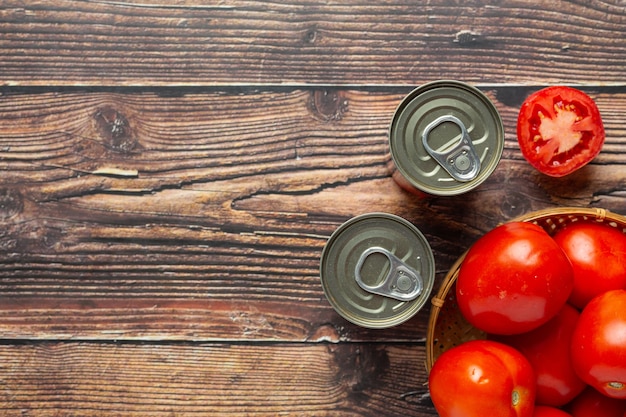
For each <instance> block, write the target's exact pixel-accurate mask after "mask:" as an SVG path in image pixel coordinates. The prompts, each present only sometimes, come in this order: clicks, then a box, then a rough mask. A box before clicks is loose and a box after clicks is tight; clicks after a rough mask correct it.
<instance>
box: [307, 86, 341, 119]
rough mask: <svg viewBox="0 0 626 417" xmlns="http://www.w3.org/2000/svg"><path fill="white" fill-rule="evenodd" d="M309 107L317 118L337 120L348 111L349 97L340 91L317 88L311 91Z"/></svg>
mask: <svg viewBox="0 0 626 417" xmlns="http://www.w3.org/2000/svg"><path fill="white" fill-rule="evenodd" d="M309 108H310V110H311V112H312V113H313V114H314V115H315V117H316V118H317V119H320V120H322V121H324V122H331V121H337V120H341V119H342V118H343V115H344V114H345V113H346V111H348V99H347V98H345V97H344V96H343V94H342V93H341V92H339V91H335V90H316V91H313V92H311V98H310V100H309Z"/></svg>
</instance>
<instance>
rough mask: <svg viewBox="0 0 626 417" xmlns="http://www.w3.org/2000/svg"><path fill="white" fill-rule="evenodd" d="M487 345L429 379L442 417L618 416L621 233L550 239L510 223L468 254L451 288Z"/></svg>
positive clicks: (624, 242)
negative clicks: (481, 332)
mask: <svg viewBox="0 0 626 417" xmlns="http://www.w3.org/2000/svg"><path fill="white" fill-rule="evenodd" d="M455 291H456V299H457V304H458V306H459V309H460V311H461V313H462V314H463V316H464V317H465V318H466V319H467V321H468V322H469V323H470V324H471V325H473V326H475V327H476V328H478V329H480V330H482V331H484V332H485V333H486V334H487V335H488V336H487V338H486V339H484V340H473V341H468V342H464V343H462V344H460V345H457V346H456V347H453V348H451V349H449V350H447V351H445V352H444V353H442V354H441V355H440V356H439V357H438V358H437V360H436V361H435V363H434V365H433V367H432V369H431V372H430V375H429V389H430V393H431V398H432V400H433V404H434V405H435V408H436V409H437V411H438V413H439V414H440V416H442V417H513V416H515V417H567V416H573V417H626V234H624V233H622V231H621V230H618V229H617V228H615V227H612V226H610V225H607V224H605V223H600V222H595V221H593V222H592V221H582V220H581V221H578V222H572V223H570V224H568V225H566V226H563V227H561V228H560V229H559V230H558V231H556V232H555V233H554V234H552V235H550V234H548V233H547V232H546V231H545V230H544V229H543V228H541V227H539V226H537V225H535V224H532V223H527V222H511V223H506V224H503V225H501V226H499V227H496V228H495V229H493V230H492V231H490V232H488V233H487V234H485V235H484V236H483V237H481V238H480V239H479V240H478V241H477V242H476V243H475V244H474V245H473V246H472V247H471V248H470V249H469V250H468V252H467V254H466V256H465V258H464V260H463V262H462V263H461V266H460V269H459V274H458V277H457V281H456V289H455Z"/></svg>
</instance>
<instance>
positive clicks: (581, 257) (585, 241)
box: [554, 223, 626, 309]
mask: <svg viewBox="0 0 626 417" xmlns="http://www.w3.org/2000/svg"><path fill="white" fill-rule="evenodd" d="M554 240H556V243H558V244H559V246H560V247H561V249H563V252H565V254H566V255H567V257H568V258H569V260H570V262H571V263H572V267H573V269H574V289H573V290H572V294H571V295H570V298H569V302H570V303H571V304H573V305H574V306H576V307H578V308H579V309H582V308H583V307H584V306H585V305H586V304H587V303H588V302H589V301H590V300H591V299H592V298H593V297H595V296H597V295H600V294H602V293H603V292H606V291H609V290H617V289H623V288H626V235H625V234H624V233H622V232H621V231H620V230H617V229H615V228H613V227H611V226H608V225H605V224H602V223H573V224H570V225H568V226H566V227H565V228H563V229H561V230H560V231H558V232H557V233H556V234H555V235H554Z"/></svg>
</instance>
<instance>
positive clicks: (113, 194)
mask: <svg viewBox="0 0 626 417" xmlns="http://www.w3.org/2000/svg"><path fill="white" fill-rule="evenodd" d="M511 90H513V92H512V91H511ZM588 92H589V93H590V94H591V95H592V97H593V98H594V99H595V100H596V102H597V103H598V105H599V107H600V109H601V112H602V114H603V115H604V120H605V125H606V129H607V136H608V137H607V142H606V146H605V148H604V150H603V152H602V153H601V154H600V155H599V156H598V158H597V159H596V160H595V161H594V162H593V163H592V164H590V165H589V166H588V167H586V168H584V169H582V170H581V171H579V172H577V173H575V174H573V175H571V176H569V177H566V178H562V179H554V178H548V177H545V176H543V175H541V174H539V173H538V172H536V171H534V169H532V168H531V167H530V165H528V164H527V163H526V162H525V161H524V160H523V158H522V157H521V155H520V153H519V150H518V149H517V144H516V140H515V136H514V134H515V133H514V132H515V121H516V118H517V109H518V107H519V103H520V101H521V99H523V97H524V94H522V93H520V89H517V88H513V87H503V88H500V89H492V90H486V93H487V94H488V95H489V96H490V97H491V98H492V99H493V101H494V103H495V104H496V106H497V108H498V109H499V111H500V113H501V115H502V117H503V120H504V124H505V131H506V143H505V152H504V156H503V160H502V161H501V163H500V166H499V167H498V169H497V170H496V172H495V173H494V175H493V176H492V177H491V178H489V179H488V180H487V182H485V183H484V184H483V185H481V187H479V188H478V189H477V190H475V191H473V192H471V193H469V194H466V195H462V196H459V197H449V198H446V197H443V198H429V199H421V198H418V197H415V196H413V195H410V194H407V193H406V192H404V191H402V190H401V189H400V188H399V187H398V186H397V185H396V184H395V182H394V181H393V180H392V179H391V171H390V167H389V162H390V157H389V155H388V153H387V150H386V142H387V129H388V124H389V122H390V119H391V116H392V114H393V111H394V110H395V108H396V106H397V105H398V104H399V102H400V100H401V99H402V98H403V97H404V96H405V94H406V93H408V90H407V89H400V90H399V91H396V92H393V91H392V92H381V91H371V90H367V89H366V90H317V89H313V90H303V89H293V90H292V89H279V90H237V91H235V92H229V91H227V90H225V91H209V92H204V93H191V92H187V93H186V94H181V95H179V96H177V97H174V96H172V95H167V96H163V95H160V94H158V93H155V92H150V91H141V92H137V93H127V94H122V93H119V92H112V91H96V92H88V91H70V92H41V93H38V94H36V93H28V92H24V93H16V94H9V95H5V96H4V97H2V100H1V101H0V120H3V123H2V125H0V202H1V203H0V220H2V223H3V227H2V229H1V230H0V292H1V294H2V297H3V302H2V303H0V332H1V333H2V334H3V335H5V336H6V337H8V338H38V339H53V338H64V339H72V338H74V339H109V338H116V339H137V340H153V339H181V340H240V339H244V340H274V341H276V340H278V341H311V340H332V341H340V340H356V341H359V340H374V339H377V338H380V337H385V338H387V339H389V340H404V341H416V340H423V337H424V334H425V333H424V332H425V326H426V320H424V317H426V316H425V314H427V310H425V311H424V312H423V313H421V314H424V315H420V318H417V319H415V320H412V321H410V322H409V323H407V324H406V325H404V326H400V327H398V328H394V329H389V330H386V331H383V332H376V331H367V330H364V329H360V328H358V327H356V326H352V325H350V324H349V323H347V322H346V321H344V320H343V319H341V318H339V317H338V316H337V315H336V314H335V313H334V312H333V310H332V309H331V308H330V306H329V304H328V302H327V301H326V299H325V298H324V294H323V291H322V287H321V285H320V280H319V274H318V270H319V258H320V255H321V251H322V248H323V246H324V244H325V242H326V240H327V238H328V237H329V236H330V234H331V233H332V232H333V231H334V230H335V229H336V228H337V227H338V226H339V225H340V224H341V223H342V222H343V221H345V220H347V219H349V218H350V217H352V216H355V215H358V214H362V213H366V212H371V211H385V212H390V213H394V214H397V215H400V216H402V217H405V218H407V219H408V220H410V221H412V222H413V223H414V224H416V225H417V226H418V227H419V228H420V229H421V230H422V231H423V232H424V233H425V235H426V236H427V238H428V239H429V241H430V242H431V246H432V248H433V250H434V252H435V259H436V262H437V280H438V281H437V282H439V281H440V280H441V279H442V278H443V276H444V275H445V273H446V272H447V270H448V268H449V267H450V266H451V265H452V263H453V262H454V260H455V259H456V258H457V257H458V256H459V255H460V254H461V253H462V252H463V251H464V250H465V249H466V248H467V247H468V246H469V245H470V244H471V243H472V242H473V241H474V240H475V239H477V238H478V237H479V236H480V235H482V234H483V233H485V232H486V231H487V230H489V229H491V228H492V227H494V226H495V225H497V224H498V223H500V222H502V221H505V220H507V219H510V218H512V217H515V216H518V215H521V214H523V213H525V212H528V211H532V210H537V209H542V208H546V207H554V206H557V205H559V206H563V205H575V206H582V207H604V208H606V209H609V210H612V211H614V212H616V213H621V214H626V209H625V208H624V207H626V205H625V204H624V198H626V193H625V191H624V177H625V176H626V165H625V162H626V160H625V157H624V154H623V153H622V152H620V149H621V148H622V147H623V146H624V142H625V141H626V136H625V135H624V127H623V123H622V117H621V114H623V113H624V110H625V109H626V93H624V91H622V90H620V89H602V90H588ZM503 184H504V185H505V186H503Z"/></svg>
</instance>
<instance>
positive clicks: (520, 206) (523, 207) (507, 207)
mask: <svg viewBox="0 0 626 417" xmlns="http://www.w3.org/2000/svg"><path fill="white" fill-rule="evenodd" d="M531 208H532V207H531V204H530V201H529V200H528V197H526V196H524V195H522V194H517V193H507V194H506V196H505V197H504V199H503V200H502V203H501V204H500V212H501V213H502V215H503V216H504V217H505V218H509V219H511V218H515V217H518V216H521V215H522V214H524V213H527V212H529V211H531Z"/></svg>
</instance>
